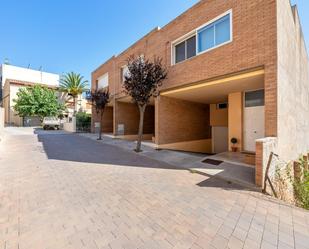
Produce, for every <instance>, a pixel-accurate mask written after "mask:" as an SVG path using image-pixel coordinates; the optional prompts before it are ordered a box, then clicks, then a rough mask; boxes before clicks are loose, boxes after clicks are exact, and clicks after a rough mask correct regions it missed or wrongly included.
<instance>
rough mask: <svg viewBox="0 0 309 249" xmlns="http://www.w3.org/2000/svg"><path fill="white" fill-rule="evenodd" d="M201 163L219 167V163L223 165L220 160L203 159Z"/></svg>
mask: <svg viewBox="0 0 309 249" xmlns="http://www.w3.org/2000/svg"><path fill="white" fill-rule="evenodd" d="M202 162H203V163H208V164H212V165H216V166H218V165H220V164H221V163H223V161H220V160H214V159H209V158H208V159H205V160H204V161H202Z"/></svg>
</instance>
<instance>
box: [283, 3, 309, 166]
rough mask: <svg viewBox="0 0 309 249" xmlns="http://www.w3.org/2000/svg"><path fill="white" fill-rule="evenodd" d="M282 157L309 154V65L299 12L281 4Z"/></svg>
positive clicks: (288, 4)
mask: <svg viewBox="0 0 309 249" xmlns="http://www.w3.org/2000/svg"><path fill="white" fill-rule="evenodd" d="M277 11H278V12H277V14H278V17H277V20H278V26H277V27H278V154H279V156H280V157H281V158H282V159H284V160H286V161H289V160H295V159H297V158H298V157H299V156H300V155H301V154H304V153H307V152H308V151H309V118H308V117H309V62H308V55H307V51H306V45H305V42H304V37H303V34H302V32H301V26H300V21H299V17H298V15H297V13H295V19H294V16H293V12H292V10H291V7H290V1H289V0H279V1H277Z"/></svg>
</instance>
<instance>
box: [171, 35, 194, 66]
mask: <svg viewBox="0 0 309 249" xmlns="http://www.w3.org/2000/svg"><path fill="white" fill-rule="evenodd" d="M195 55H196V36H193V37H190V38H189V39H187V40H185V41H183V42H181V43H179V44H177V45H176V46H175V63H178V62H181V61H184V60H187V59H189V58H191V57H193V56H195Z"/></svg>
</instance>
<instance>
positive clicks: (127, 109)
mask: <svg viewBox="0 0 309 249" xmlns="http://www.w3.org/2000/svg"><path fill="white" fill-rule="evenodd" d="M139 118H140V114H139V109H138V107H137V105H136V104H135V103H133V102H132V99H131V97H128V96H125V97H122V98H118V99H115V101H114V135H115V136H116V137H117V138H121V139H126V140H136V139H137V134H138V128H139ZM154 136H155V110H154V100H153V99H151V101H150V103H149V105H148V106H147V107H146V110H145V114H144V131H143V140H145V141H153V140H154Z"/></svg>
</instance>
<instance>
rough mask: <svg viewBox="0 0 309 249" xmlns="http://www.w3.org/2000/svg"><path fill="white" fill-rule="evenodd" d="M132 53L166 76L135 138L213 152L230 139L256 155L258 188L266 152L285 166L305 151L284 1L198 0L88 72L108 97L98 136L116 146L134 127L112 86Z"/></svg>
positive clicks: (305, 70) (133, 114) (125, 102)
mask: <svg viewBox="0 0 309 249" xmlns="http://www.w3.org/2000/svg"><path fill="white" fill-rule="evenodd" d="M132 54H135V55H142V54H143V55H145V56H146V57H148V58H152V57H153V56H160V57H161V58H163V63H164V64H165V65H166V67H167V69H168V79H167V80H165V82H164V84H163V86H162V87H161V88H160V94H159V96H158V97H156V98H155V99H153V100H152V101H151V103H150V105H149V107H147V109H146V114H145V127H144V133H145V139H151V138H152V137H153V141H154V142H155V144H156V146H157V147H158V148H168V149H176V150H185V151H195V152H206V153H219V152H223V151H228V150H231V143H230V140H231V138H236V139H237V140H238V142H237V145H236V146H237V149H238V151H239V152H250V153H254V154H255V156H256V159H255V160H256V161H255V162H256V165H255V167H256V175H255V177H256V184H257V185H258V186H261V185H262V180H263V176H264V172H265V167H266V163H267V160H268V155H269V153H270V152H271V151H275V152H276V153H277V154H279V156H280V158H281V159H282V160H286V161H288V160H294V159H296V158H297V157H298V156H299V155H300V154H301V153H307V152H308V150H309V119H308V118H307V117H309V66H308V55H307V51H306V46H305V42H304V38H303V34H302V29H301V25H300V21H299V16H298V12H297V8H296V6H291V4H290V1H289V0H240V1H235V0H216V1H206V0H202V1H200V2H198V3H197V4H196V5H195V6H193V7H192V8H190V9H189V10H187V11H186V12H185V13H183V14H182V15H180V16H179V17H177V18H176V19H175V20H173V21H172V22H170V23H169V24H167V25H166V26H164V27H163V28H161V29H160V28H157V29H154V30H153V31H151V32H150V33H149V34H147V35H146V36H144V37H143V38H142V39H140V40H139V41H138V42H136V43H135V44H134V45H133V46H131V47H130V48H128V49H127V50H125V51H124V52H122V53H121V54H120V55H118V56H113V57H112V58H110V59H109V60H108V61H106V62H105V63H104V64H103V65H101V66H100V67H99V68H97V69H96V70H95V71H94V72H93V73H92V89H96V88H104V87H108V88H109V91H110V93H111V96H112V101H111V104H110V106H109V107H108V108H107V111H106V112H105V114H104V121H103V129H104V131H105V132H110V133H113V134H114V135H116V136H123V137H125V138H126V137H127V138H136V134H137V131H138V123H139V122H138V120H139V113H138V109H137V107H136V105H134V104H132V103H131V100H130V98H129V97H128V96H126V95H125V94H124V93H123V88H122V82H123V74H124V73H125V71H126V67H125V65H126V60H127V58H128V57H129V56H130V55H132ZM98 120H99V119H98V117H97V116H96V115H93V122H92V123H93V124H92V125H93V127H92V129H93V130H94V126H95V125H94V124H95V122H98Z"/></svg>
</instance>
